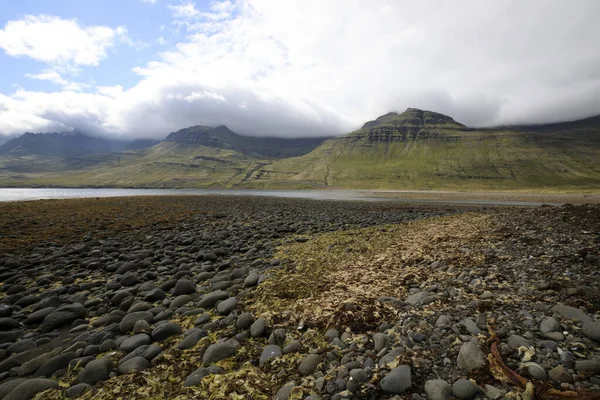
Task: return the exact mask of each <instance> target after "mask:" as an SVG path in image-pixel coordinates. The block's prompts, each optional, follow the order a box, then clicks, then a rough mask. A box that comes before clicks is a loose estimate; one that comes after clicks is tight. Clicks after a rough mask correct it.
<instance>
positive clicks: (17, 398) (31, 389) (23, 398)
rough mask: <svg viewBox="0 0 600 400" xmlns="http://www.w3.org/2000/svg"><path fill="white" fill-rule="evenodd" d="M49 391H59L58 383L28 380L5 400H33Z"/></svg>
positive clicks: (50, 380)
mask: <svg viewBox="0 0 600 400" xmlns="http://www.w3.org/2000/svg"><path fill="white" fill-rule="evenodd" d="M48 389H58V382H56V381H54V380H52V379H41V378H34V379H26V380H24V381H23V382H21V383H20V384H19V385H18V386H17V387H15V388H14V389H13V390H12V391H11V392H10V393H9V394H8V395H7V396H6V397H5V398H4V399H3V400H31V399H33V398H34V397H35V395H36V394H38V393H40V392H43V391H45V390H48Z"/></svg>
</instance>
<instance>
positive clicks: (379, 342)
mask: <svg viewBox="0 0 600 400" xmlns="http://www.w3.org/2000/svg"><path fill="white" fill-rule="evenodd" d="M389 344H390V337H389V336H388V335H386V334H384V333H381V332H377V333H376V334H374V335H373V346H374V349H375V351H376V352H380V351H381V350H383V349H384V348H386V347H387V346H389Z"/></svg>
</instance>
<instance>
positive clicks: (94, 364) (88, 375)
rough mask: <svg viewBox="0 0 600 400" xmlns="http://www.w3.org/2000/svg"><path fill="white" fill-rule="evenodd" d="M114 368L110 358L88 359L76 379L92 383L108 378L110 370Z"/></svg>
mask: <svg viewBox="0 0 600 400" xmlns="http://www.w3.org/2000/svg"><path fill="white" fill-rule="evenodd" d="M113 368H114V366H113V363H112V361H111V360H110V358H100V359H98V360H94V361H90V362H89V363H88V364H87V365H86V366H85V368H84V369H82V370H81V371H79V374H78V375H77V381H78V382H81V383H88V384H90V385H93V384H95V383H97V382H101V381H105V380H107V379H108V378H109V373H110V371H111V370H112V369H113Z"/></svg>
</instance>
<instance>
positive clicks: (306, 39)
mask: <svg viewBox="0 0 600 400" xmlns="http://www.w3.org/2000/svg"><path fill="white" fill-rule="evenodd" d="M170 10H171V12H172V13H173V16H174V18H175V23H176V24H178V25H177V26H179V27H180V28H181V29H182V30H183V31H184V32H185V33H186V35H187V36H186V37H185V39H184V40H182V41H181V42H180V43H177V44H176V45H175V46H172V47H170V48H168V51H166V52H163V53H161V54H160V55H159V56H158V57H157V58H156V59H155V60H154V61H152V62H149V63H147V64H145V65H142V66H138V67H136V68H135V69H134V71H135V72H137V73H138V74H139V76H140V80H139V82H138V83H137V84H136V85H134V86H133V87H131V88H128V89H123V88H122V87H120V86H118V87H111V88H105V87H99V88H97V90H96V91H95V92H94V93H76V92H74V91H69V90H63V91H61V92H54V93H40V92H26V91H23V90H18V91H17V92H16V93H15V94H13V95H11V96H4V100H2V98H0V132H5V133H9V132H19V131H22V127H23V126H31V125H32V124H33V125H34V126H38V127H39V130H42V129H45V128H44V127H48V126H52V127H56V126H62V127H66V128H69V127H72V128H77V129H82V130H83V129H88V130H93V131H94V132H102V131H106V132H111V133H121V134H127V135H134V136H138V137H140V136H153V137H164V136H165V135H166V134H167V133H169V132H171V131H173V130H176V129H180V128H183V127H186V126H189V125H194V124H204V125H219V124H226V125H228V126H229V127H230V128H231V129H233V130H234V131H238V132H240V133H246V134H255V135H267V134H268V135H282V136H283V135H287V136H299V135H304V136H306V135H319V134H341V133H344V132H347V131H349V130H351V129H353V128H355V127H357V126H359V125H360V124H362V123H363V122H364V121H366V120H369V119H373V118H375V117H377V116H378V115H381V114H384V113H386V112H388V111H392V110H395V111H402V110H404V109H405V108H407V107H419V108H425V109H430V110H434V111H438V112H443V113H445V114H448V115H451V116H453V117H455V119H457V120H458V121H461V122H463V123H466V124H468V125H490V124H505V123H516V122H548V121H557V120H564V119H574V118H580V117H585V116H589V115H591V114H598V113H600V101H598V100H599V99H600V68H598V66H599V65H600V51H599V50H598V48H597V38H598V37H600V24H597V21H595V18H594V16H595V15H598V14H599V13H600V3H599V2H596V1H594V0H581V1H578V2H569V1H566V0H564V1H560V0H531V1H528V2H525V3H523V2H520V1H517V0H506V1H503V2H492V3H490V2H480V1H478V0H464V1H460V2H450V3H444V2H442V3H440V2H430V1H423V2H414V1H385V0H374V1H372V2H369V3H365V2H348V1H345V0H330V1H326V2H324V1H320V0H302V1H300V0H295V1H294V0H289V1H284V2H283V1H274V0H239V1H237V2H229V1H225V2H215V3H213V4H212V5H211V7H210V8H209V9H202V8H199V7H197V6H196V5H195V3H193V2H185V3H181V4H179V5H174V6H171V7H170ZM5 30H6V29H5ZM0 43H2V42H1V41H0ZM7 99H8V100H7ZM28 124H29V125H28Z"/></svg>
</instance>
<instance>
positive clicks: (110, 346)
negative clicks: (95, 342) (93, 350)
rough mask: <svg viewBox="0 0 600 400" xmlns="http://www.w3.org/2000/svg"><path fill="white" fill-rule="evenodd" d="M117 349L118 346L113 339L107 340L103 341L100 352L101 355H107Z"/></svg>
mask: <svg viewBox="0 0 600 400" xmlns="http://www.w3.org/2000/svg"><path fill="white" fill-rule="evenodd" d="M116 348H117V344H116V343H115V341H114V340H112V339H107V340H105V341H103V342H102V344H100V347H99V348H98V351H99V352H100V353H107V352H109V351H111V350H114V349H116Z"/></svg>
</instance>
